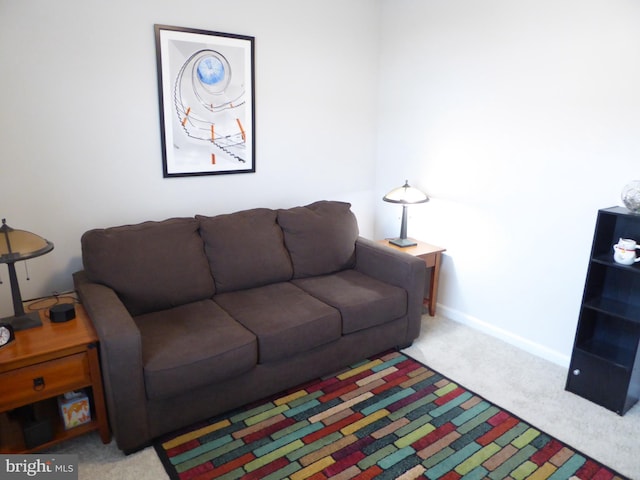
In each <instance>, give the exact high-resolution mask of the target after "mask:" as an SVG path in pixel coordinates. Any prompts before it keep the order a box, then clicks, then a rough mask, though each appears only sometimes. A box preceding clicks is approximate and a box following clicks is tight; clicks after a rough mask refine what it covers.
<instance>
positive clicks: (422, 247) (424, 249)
mask: <svg viewBox="0 0 640 480" xmlns="http://www.w3.org/2000/svg"><path fill="white" fill-rule="evenodd" d="M410 240H413V241H414V242H416V245H414V246H412V247H398V246H396V245H394V244H392V243H389V241H388V240H378V243H380V244H381V245H386V246H387V247H389V248H393V249H394V250H398V251H400V252H405V253H408V254H409V255H413V256H414V257H418V258H421V259H423V260H424V262H425V263H426V264H427V268H428V269H429V271H430V272H431V275H430V277H429V278H430V282H429V294H428V295H429V296H428V297H426V298H425V303H426V304H427V306H428V308H429V315H431V316H432V317H433V316H434V315H435V314H436V301H437V299H438V278H439V277H440V264H441V263H442V252H444V251H445V250H446V248H442V247H437V246H435V245H430V244H428V243H424V242H421V241H420V240H416V239H415V238H413V239H410Z"/></svg>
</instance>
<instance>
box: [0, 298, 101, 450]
mask: <svg viewBox="0 0 640 480" xmlns="http://www.w3.org/2000/svg"><path fill="white" fill-rule="evenodd" d="M75 311H76V317H75V318H74V319H73V320H69V321H68V322H64V323H53V322H51V321H50V320H49V319H48V318H47V313H48V310H46V309H45V310H40V318H41V320H42V326H40V327H34V328H31V329H28V330H21V331H18V332H16V333H15V336H16V338H15V341H13V342H12V343H10V344H8V345H6V346H4V347H2V348H0V386H1V389H0V412H4V413H0V453H26V452H31V451H37V450H42V449H44V448H47V447H49V446H51V445H54V444H56V443H59V442H61V441H64V440H66V439H69V438H72V437H77V436H78V435H82V434H84V433H87V432H91V431H94V430H97V431H99V433H100V438H101V439H102V442H103V443H109V441H110V440H111V432H110V430H109V424H108V421H107V410H106V406H105V401H104V392H103V387H102V375H101V372H100V362H99V355H98V336H97V335H96V332H95V330H94V328H93V325H92V324H91V321H90V320H89V317H88V316H87V314H86V312H85V310H84V308H83V307H82V305H80V304H76V305H75ZM78 389H85V391H87V392H88V393H89V398H90V399H91V401H90V408H91V417H92V419H91V421H90V422H88V423H85V424H82V425H80V426H77V427H74V428H71V429H69V430H65V428H64V423H63V422H62V419H61V418H60V415H59V413H58V405H57V396H58V395H62V394H64V393H66V392H70V391H73V390H78ZM27 405H31V406H33V410H34V411H35V412H37V413H39V414H41V415H42V416H43V417H45V418H47V419H50V421H51V424H52V430H53V438H52V439H51V440H50V441H47V442H45V443H42V444H40V445H37V446H35V447H33V448H31V449H29V448H27V446H26V444H25V441H24V435H23V433H22V427H21V425H20V423H19V421H18V420H17V419H16V418H14V417H15V416H14V415H12V414H11V411H12V410H15V409H17V408H18V407H24V406H27Z"/></svg>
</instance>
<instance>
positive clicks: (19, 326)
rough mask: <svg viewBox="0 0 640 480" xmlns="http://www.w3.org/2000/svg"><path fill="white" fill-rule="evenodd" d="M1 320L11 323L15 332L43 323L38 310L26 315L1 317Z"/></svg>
mask: <svg viewBox="0 0 640 480" xmlns="http://www.w3.org/2000/svg"><path fill="white" fill-rule="evenodd" d="M0 322H3V323H8V324H10V325H11V326H12V327H13V331H14V332H19V331H20V330H27V329H29V328H34V327H39V326H41V325H42V320H40V314H39V313H38V312H31V313H26V314H24V315H18V316H17V317H16V316H13V317H5V318H0Z"/></svg>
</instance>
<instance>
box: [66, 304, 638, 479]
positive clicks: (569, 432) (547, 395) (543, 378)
mask: <svg viewBox="0 0 640 480" xmlns="http://www.w3.org/2000/svg"><path fill="white" fill-rule="evenodd" d="M422 321H423V328H422V333H421V335H420V338H419V339H418V340H417V341H416V342H414V344H413V346H411V347H410V348H408V349H407V350H405V351H406V353H408V354H409V355H411V356H412V357H414V358H416V359H417V360H420V361H422V362H423V363H425V364H427V365H428V366H430V367H431V368H433V369H435V370H437V371H439V372H440V373H442V374H443V375H446V376H448V377H450V378H451V379H454V380H455V381H457V382H459V383H460V384H462V385H464V386H465V387H467V388H469V389H471V390H473V391H474V392H476V393H477V394H479V395H482V396H484V397H485V398H486V399H487V400H489V401H491V402H493V403H495V404H497V405H498V406H500V407H503V408H506V409H507V410H510V411H511V412H512V413H514V414H516V415H518V416H520V417H522V418H523V419H524V420H526V421H527V422H529V423H531V424H533V425H535V426H536V427H538V428H540V429H542V430H544V431H545V432H547V433H548V434H550V435H552V436H554V437H556V438H558V439H559V440H562V441H564V442H566V443H568V444H569V445H571V446H573V447H574V448H577V449H578V450H581V451H582V452H583V453H585V454H587V455H589V456H591V457H593V458H595V459H596V460H598V461H600V462H602V463H604V464H606V465H608V466H609V467H611V468H614V469H616V470H618V471H619V472H620V473H622V474H624V475H627V476H628V477H630V478H632V479H634V480H640V404H636V406H634V407H633V408H632V409H631V410H630V411H629V412H628V413H627V414H626V415H625V416H623V417H620V416H618V415H616V414H615V413H612V412H609V411H608V410H606V409H604V408H601V407H599V406H597V405H595V404H593V403H591V402H588V401H587V400H584V399H582V398H580V397H578V396H576V395H573V394H571V393H568V392H566V391H565V390H564V384H565V379H566V375H567V369H566V368H562V367H559V366H557V365H555V364H552V363H549V362H547V361H545V360H543V359H540V358H538V357H535V356H533V355H531V354H528V353H526V352H524V351H522V350H520V349H517V348H515V347H512V346H510V345H508V344H506V343H504V342H502V341H501V340H498V339H496V338H493V337H490V336H488V335H485V334H482V333H479V332H477V331H475V330H473V329H471V328H469V327H467V326H465V325H461V324H459V323H457V322H453V321H451V320H448V319H446V318H443V317H434V318H432V317H429V316H427V315H425V316H423V319H422ZM55 451H56V452H58V453H74V454H78V455H79V458H80V465H79V478H80V479H81V480H83V479H86V480H95V479H100V480H122V479H136V480H147V479H148V480H161V479H166V478H168V477H167V475H166V473H165V471H164V469H163V467H162V465H161V463H160V461H159V460H158V457H157V456H156V454H155V451H154V450H153V448H147V449H145V450H142V451H140V452H138V453H135V454H132V455H129V456H125V455H123V454H122V453H121V452H120V451H119V450H118V449H117V447H116V446H115V442H111V443H110V444H109V445H103V444H102V443H101V442H100V439H99V437H98V435H97V434H90V435H86V436H84V437H81V438H78V439H75V440H72V441H69V442H66V443H64V444H62V445H60V446H58V447H56V449H55Z"/></svg>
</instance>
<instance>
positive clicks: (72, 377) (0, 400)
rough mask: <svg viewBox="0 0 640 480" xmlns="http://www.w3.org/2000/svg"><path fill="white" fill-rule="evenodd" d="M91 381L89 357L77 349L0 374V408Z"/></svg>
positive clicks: (43, 396) (77, 386)
mask: <svg viewBox="0 0 640 480" xmlns="http://www.w3.org/2000/svg"><path fill="white" fill-rule="evenodd" d="M90 383H91V374H90V371H89V359H88V357H87V354H86V353H77V354H75V355H69V356H67V357H62V358H58V359H56V360H50V361H48V362H43V363H39V364H36V365H31V366H29V367H23V368H18V369H17V370H13V371H11V372H6V373H3V374H0V385H2V393H0V412H3V411H6V410H10V409H12V408H15V407H19V406H21V405H24V404H27V403H33V402H36V401H38V400H42V399H44V398H49V397H52V396H55V395H59V394H62V393H65V392H68V391H70V390H75V389H77V388H81V387H83V386H86V385H89V384H90Z"/></svg>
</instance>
